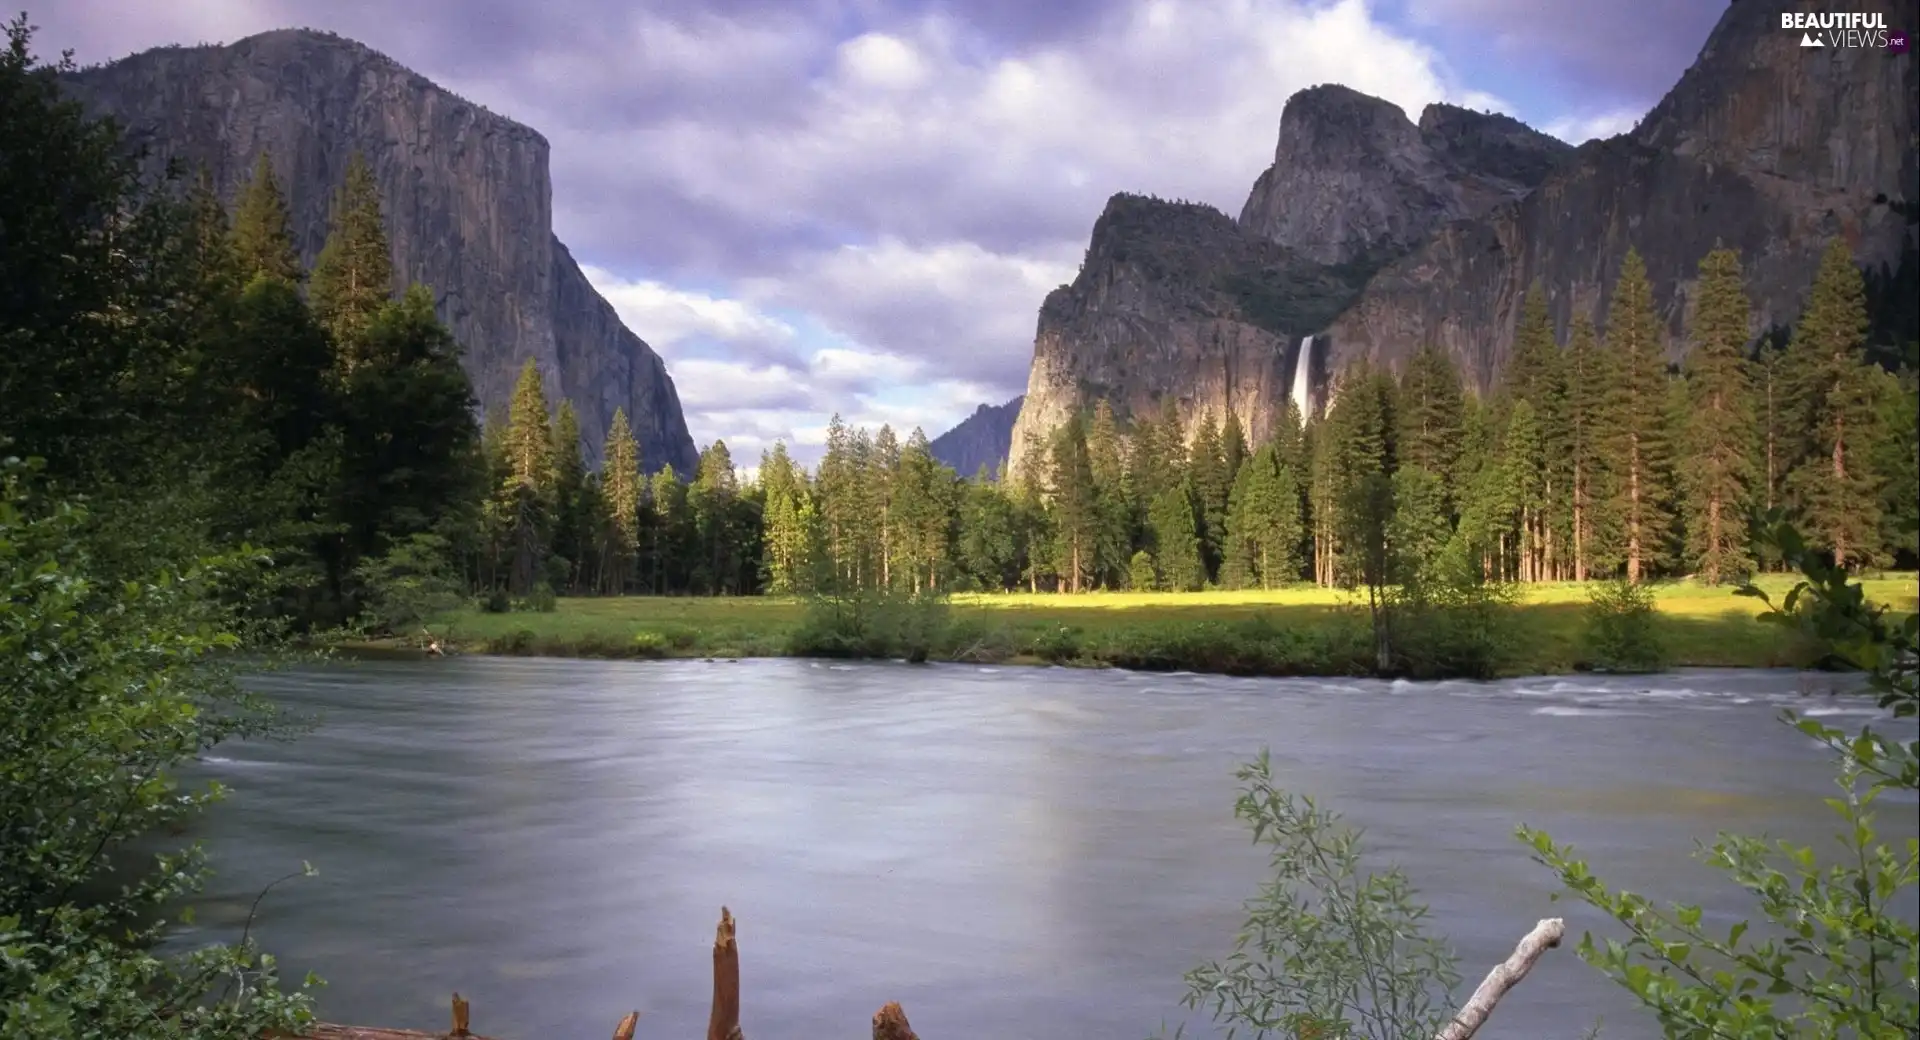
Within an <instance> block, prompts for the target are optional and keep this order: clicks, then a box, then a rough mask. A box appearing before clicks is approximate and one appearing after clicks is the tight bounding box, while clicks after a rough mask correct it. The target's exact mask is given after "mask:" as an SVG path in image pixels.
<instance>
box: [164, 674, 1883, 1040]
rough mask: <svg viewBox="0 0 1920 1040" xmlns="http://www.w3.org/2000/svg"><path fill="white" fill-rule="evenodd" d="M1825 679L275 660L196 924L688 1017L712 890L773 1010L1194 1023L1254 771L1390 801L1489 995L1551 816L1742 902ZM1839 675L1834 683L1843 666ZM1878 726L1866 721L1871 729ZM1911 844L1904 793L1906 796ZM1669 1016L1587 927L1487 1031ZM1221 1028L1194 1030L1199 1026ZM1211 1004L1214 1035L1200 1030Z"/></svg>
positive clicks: (523, 1029)
mask: <svg viewBox="0 0 1920 1040" xmlns="http://www.w3.org/2000/svg"><path fill="white" fill-rule="evenodd" d="M1834 681H1836V680H1835V678H1834V677H1830V676H1802V675H1797V674H1793V673H1778V672H1772V673H1769V672H1757V671H1739V672H1730V671H1690V672H1682V673H1676V674H1672V675H1666V676H1659V677H1651V678H1632V679H1628V678H1593V677H1577V678H1568V679H1531V680H1514V681H1506V682H1499V683H1490V684H1476V683H1440V684H1409V683H1386V682H1372V681H1328V680H1267V679H1232V678H1223V677H1213V676H1196V675H1186V674H1173V675H1145V674H1136V673H1126V672H1118V671H1081V670H1069V669H1057V668H1056V669H1033V668H1017V667H1009V668H999V669H997V668H984V667H972V666H959V665H953V666H919V667H915V666H909V665H887V664H862V665H845V664H827V663H824V662H807V661H789V660H767V661H743V662H717V663H709V662H699V661H688V662H652V663H643V662H589V661H563V660H512V659H489V658H459V659H451V660H445V661H435V662H364V663H359V664H351V665H341V666H337V667H329V668H326V669H323V670H317V671H307V672H295V673H285V674H279V675H274V676H269V677H267V678H265V679H263V680H262V684H261V685H262V687H263V688H264V689H265V690H266V691H268V692H270V693H271V694H272V695H273V696H274V697H275V698H277V699H278V700H280V701H281V702H282V703H284V704H285V705H286V706H288V707H289V708H291V709H293V710H294V711H296V712H306V713H317V714H318V715H319V716H320V718H321V723H320V725H319V727H318V728H317V729H316V730H315V731H314V732H312V733H310V734H308V735H306V736H304V737H303V738H301V739H300V740H298V741H296V742H293V743H289V744H272V743H249V744H239V745H229V746H224V747H222V748H220V749H218V752H217V756H216V757H212V758H210V759H209V760H208V762H207V763H206V766H205V769H206V771H207V772H208V773H210V774H211V775H212V776H214V777H215V778H217V779H219V780H221V781H223V782H225V783H227V784H229V785H230V786H232V787H233V788H234V789H235V794H234V796H233V797H232V798H231V799H230V800H229V801H227V802H226V803H224V804H222V805H220V806H219V807H217V808H216V809H215V810H214V812H213V813H212V814H211V815H210V816H209V817H208V818H207V819H206V820H205V821H203V822H202V824H200V825H198V826H197V828H196V829H197V831H199V832H200V836H202V837H205V838H207V839H208V841H209V846H210V848H211V850H212V852H213V855H214V863H215V866H216V868H217V869H218V871H219V873H218V876H217V877H216V878H215V880H214V883H213V885H212V887H211V888H210V889H209V890H208V893H207V899H206V901H205V903H204V904H203V905H202V906H201V908H200V912H199V916H198V918H197V921H198V923H197V925H196V927H195V928H193V929H190V930H186V931H183V932H182V933H180V934H179V936H178V938H176V939H175V940H174V941H175V942H177V943H182V944H188V943H194V942H199V941H205V940H207V939H213V938H219V939H230V938H233V937H235V936H236V935H237V934H238V930H239V927H240V925H241V923H242V922H243V921H244V920H245V918H246V915H247V909H248V906H249V904H250V903H251V902H252V900H253V898H254V896H255V894H256V893H257V892H258V891H259V890H260V889H261V888H262V887H263V886H264V885H266V884H267V883H268V882H270V881H272V880H273V879H274V878H277V877H280V876H281V875H283V874H286V873H288V872H290V871H296V870H298V869H299V866H300V862H301V861H302V860H307V861H310V862H311V863H312V864H313V865H314V867H315V868H317V869H318V870H319V871H320V873H319V876H318V877H314V878H307V879H300V880H296V881H290V882H288V883H286V884H283V885H280V886H279V887H277V888H275V889H274V890H273V891H272V893H271V894H269V895H268V896H267V898H266V899H265V900H264V901H263V902H262V903H261V906H260V909H259V912H258V914H257V916H256V918H255V921H254V924H253V931H254V933H255V934H256V935H257V936H258V937H259V938H261V939H262V940H263V941H264V943H265V944H266V946H267V947H268V948H269V949H271V950H273V951H275V952H276V953H277V954H279V955H280V957H281V960H282V963H283V967H285V968H287V969H288V971H289V975H291V976H297V975H298V974H299V973H302V972H304V971H306V970H308V969H312V970H315V971H317V972H319V973H320V974H321V975H322V976H324V977H325V978H326V979H327V980H328V982H329V985H328V988H327V989H326V990H324V991H323V993H322V996H321V1000H320V1007H321V1011H322V1012H323V1016H324V1017H326V1018H327V1019H329V1020H333V1021H346V1022H356V1023H361V1024H378V1025H389V1026H405V1027H413V1028H421V1029H427V1028H439V1029H444V1028H445V1027H446V1025H445V1023H446V1011H445V1008H446V1004H447V999H448V994H449V993H450V992H451V991H453V990H458V991H459V992H460V993H461V994H462V995H463V996H465V997H467V998H468V999H469V1000H470V1001H471V1002H472V1004H473V1009H474V1022H473V1024H474V1026H475V1028H476V1029H478V1030H480V1031H481V1032H484V1033H488V1034H490V1035H498V1036H504V1037H514V1038H518V1040H546V1038H562V1037H582V1038H587V1037H601V1036H606V1035H609V1034H610V1033H611V1031H612V1027H613V1025H614V1023H615V1022H616V1021H617V1020H618V1019H619V1018H620V1016H621V1015H623V1014H625V1013H626V1012H627V1011H629V1010H633V1009H638V1010H640V1011H641V1012H643V1018H642V1027H641V1032H642V1035H645V1036H657V1037H670V1036H698V1035H700V1031H701V1029H702V1028H703V1026H704V1023H705V1021H706V1014H707V1001H708V998H709V994H710V987H711V960H710V957H709V955H708V951H709V950H710V948H711V943H712V937H713V926H714V922H715V920H716V918H717V916H718V912H719V908H720V907H721V905H722V904H725V905H727V906H729V907H730V908H731V909H732V910H733V912H734V914H735V915H736V916H737V917H738V919H739V935H740V946H741V959H742V965H743V966H742V977H743V990H744V1014H743V1024H744V1026H745V1030H746V1033H747V1035H748V1036H751V1037H755V1038H763V1040H775V1038H784V1037H791V1038H795V1040H801V1038H806V1040H815V1038H826V1037H833V1036H845V1037H857V1036H862V1035H865V1031H866V1030H867V1029H868V1025H867V1022H868V1018H869V1017H870V1016H871V1015H872V1013H873V1012H874V1010H875V1009H876V1008H878V1007H879V1005H880V1004H881V1003H883V1002H885V1001H887V1000H899V1001H901V1002H902V1003H903V1004H904V1005H905V1007H906V1010H907V1014H908V1017H909V1018H910V1019H911V1020H912V1022H913V1024H914V1027H915V1029H916V1030H917V1031H918V1032H919V1033H920V1034H921V1035H923V1036H926V1037H928V1038H929V1040H960V1038H966V1037H973V1038H991V1040H1021V1038H1037V1037H1051V1036H1066V1035H1073V1036H1082V1037H1089V1038H1096V1037H1097V1038H1110V1040H1141V1038H1144V1037H1147V1036H1149V1035H1151V1034H1152V1033H1154V1032H1155V1031H1156V1030H1157V1029H1158V1028H1159V1027H1160V1025H1161V1024H1162V1022H1165V1023H1168V1024H1175V1023H1179V1022H1182V1021H1186V1018H1185V1017H1184V1013H1183V1012H1182V1011H1181V1009H1180V1007H1179V1004H1178V1001H1179V997H1180V994H1181V992H1182V984H1181V979H1180V976H1181V973H1182V972H1183V971H1185V970H1187V969H1189V968H1191V967H1193V966H1194V965H1195V964H1196V963H1198V962H1200V961H1201V960H1203V959H1206V958H1209V957H1214V956H1219V955H1222V954H1224V953H1226V952H1227V951H1228V949H1229V948H1230V943H1231V940H1232V937H1233V933H1234V931H1235V929H1236V927H1237V926H1238V924H1239V923H1240V919H1241V918H1240V914H1239V904H1240V903H1241V901H1242V900H1244V899H1245V898H1247V897H1249V896H1252V895H1253V894H1254V893H1255V891H1256V889H1257V886H1258V885H1259V883H1260V881H1261V880H1262V877H1263V873H1264V869H1263V868H1264V858H1263V856H1262V855H1261V854H1260V853H1259V852H1258V851H1257V850H1255V849H1254V848H1253V847H1252V845H1251V844H1250V840H1249V839H1250V835H1249V833H1248V831H1247V830H1246V829H1245V828H1244V827H1243V826H1242V825H1241V824H1240V823H1238V822H1237V821H1235V820H1234V819H1233V817H1232V807H1233V800H1234V796H1235V792H1236V785H1235V781H1234V778H1233V771H1234V768H1235V766H1236V765H1237V764H1239V763H1241V762H1242V761H1244V760H1246V759H1248V758H1250V757H1251V756H1253V755H1254V754H1256V753H1257V752H1258V751H1259V750H1260V749H1261V748H1262V747H1268V748H1270V749H1271V750H1272V755H1273V763H1274V769H1275V773H1276V776H1277V778H1278V779H1279V781H1281V782H1282V783H1283V784H1284V785H1286V786H1289V787H1291V788H1293V789H1296V790H1300V791H1303V792H1307V793H1310V794H1313V795H1315V796H1317V797H1319V798H1320V799H1322V800H1323V801H1324V802H1325V803H1326V804H1328V805H1330V806H1332V807H1335V808H1338V809H1340V810H1341V811H1343V812H1345V813H1346V814H1347V816H1348V817H1349V818H1350V819H1352V820H1353V821H1355V822H1357V823H1360V824H1362V825H1364V826H1365V827H1366V828H1367V830H1368V833H1369V835H1370V842H1369V844H1370V847H1371V848H1372V849H1373V850H1375V851H1376V852H1377V853H1378V854H1379V855H1380V856H1382V857H1384V858H1391V859H1392V860H1394V861H1396V862H1399V863H1401V864H1402V865H1404V867H1405V868H1406V870H1407V872H1408V873H1409V875H1410V876H1411V878H1412V880H1413V882H1414V884H1415V885H1416V886H1417V887H1418V888H1419V889H1420V891H1421V894H1422V895H1423V897H1424V898H1425V899H1426V900H1427V902H1429V903H1430V905H1431V906H1432V907H1433V911H1434V920H1435V925H1436V926H1437V928H1438V929H1439V930H1441V931H1443V932H1444V933H1446V934H1447V935H1448V936H1449V937H1450V938H1451V940H1452V941H1453V943H1454V945H1455V947H1456V948H1457V949H1458V951H1459V952H1460V954H1461V958H1462V972H1463V974H1464V975H1466V976H1467V979H1468V981H1467V984H1466V985H1467V986H1469V987H1470V986H1471V985H1472V984H1473V983H1474V982H1477V980H1478V979H1479V978H1480V976H1481V975H1482V974H1484V973H1485V971H1486V970H1487V968H1489V967H1490V966H1491V965H1492V964H1494V963H1495V962H1497V961H1499V960H1500V959H1502V958H1504V957H1505V956H1506V955H1507V953H1508V952H1509V951H1510V950H1511V949H1512V947H1513V944H1514V942H1515V941H1516V940H1517V939H1518V937H1519V936H1520V935H1522V934H1523V933H1525V932H1526V931H1527V930H1528V929H1529V928H1530V927H1531V926H1532V925H1533V924H1534V922H1535V921H1536V920H1537V919H1539V918H1541V917H1546V916H1554V915H1556V914H1558V915H1564V916H1566V917H1567V919H1568V926H1569V930H1570V932H1571V933H1572V934H1573V935H1578V934H1579V932H1580V931H1581V930H1583V929H1584V928H1588V927H1597V926H1599V925H1600V924H1601V923H1602V922H1600V921H1598V920H1597V919H1596V917H1595V916H1594V915H1593V914H1592V913H1591V912H1587V911H1584V910H1583V909H1582V908H1580V907H1578V906H1573V905H1569V904H1565V903H1559V904H1556V903H1552V902H1550V901H1549V894H1550V893H1551V891H1552V888H1553V885H1552V879H1551V877H1550V876H1549V875H1548V874H1547V873H1546V872H1545V870H1544V869H1543V868H1541V867H1539V866H1537V865H1535V864H1533V863H1531V862H1530V861H1529V859H1528V856H1527V853H1526V852H1525V851H1524V850H1523V849H1522V848H1521V847H1520V846H1519V844H1518V843H1517V842H1516V841H1515V840H1514V839H1513V837H1512V831H1513V829H1514V827H1515V825H1517V824H1519V823H1522V822H1526V823H1530V824H1533V825H1535V826H1539V827H1543V828H1545V829H1547V830H1548V831H1549V832H1550V833H1552V834H1553V835H1554V836H1555V837H1557V838H1559V839H1561V840H1563V841H1571V842H1574V843H1575V844H1577V845H1578V846H1579V847H1580V849H1581V851H1582V853H1583V854H1584V856H1585V857H1586V858H1588V859H1589V861H1590V862H1591V863H1592V864H1593V865H1594V867H1595V869H1596V870H1597V871H1598V872H1599V873H1600V875H1601V876H1602V877H1604V878H1606V879H1607V880H1608V881H1610V882H1612V883H1614V884H1616V885H1619V886H1624V887H1628V888H1632V889H1634V890H1637V891H1642V892H1647V893H1649V894H1652V895H1657V896H1661V897H1667V898H1679V899H1685V900H1688V901H1698V902H1701V903H1704V904H1705V905H1706V906H1707V908H1708V911H1709V915H1708V919H1709V921H1710V922H1711V923H1718V924H1720V925H1721V926H1722V927H1724V924H1725V923H1728V922H1730V921H1731V920H1732V919H1733V915H1735V914H1737V915H1739V916H1747V915H1748V914H1749V913H1750V910H1749V909H1748V908H1749V905H1750V904H1749V903H1748V902H1747V901H1746V900H1745V899H1743V898H1742V895H1741V893H1740V892H1739V891H1738V890H1736V889H1733V888H1732V887H1731V886H1730V885H1729V884H1728V883H1726V882H1724V881H1723V880H1722V879H1721V877H1720V875H1718V874H1716V873H1714V872H1713V871H1712V870H1710V869H1709V868H1707V867H1705V866H1702V865H1700V864H1698V863H1696V862H1694V861H1692V860H1691V859H1690V857H1689V853H1690V851H1691V849H1692V847H1693V846H1692V842H1693V840H1694V839H1695V838H1705V837H1710V836H1711V835H1712V833H1713V832H1714V831H1715V830H1717V829H1721V828H1729V829H1737V830H1741V831H1744V832H1766V833H1771V834H1776V835H1779V836H1783V837H1792V838H1796V839H1801V840H1808V841H1813V840H1824V837H1825V835H1826V834H1827V833H1828V832H1829V831H1831V830H1832V827H1831V814H1830V813H1829V812H1828V811H1827V810H1826V809H1825V808H1824V807H1823V806H1822V805H1821V804H1820V799H1821V797H1823V796H1825V795H1827V794H1829V793H1831V790H1832V789H1831V779H1830V777H1831V775H1832V774H1831V770H1830V768H1829V765H1828V763H1827V760H1826V756H1825V753H1824V752H1823V751H1822V750H1821V749H1819V748H1818V747H1816V746H1814V745H1812V743H1811V742H1810V741H1809V740H1808V739H1806V738H1805V737H1803V736H1801V735H1799V734H1797V733H1795V732H1793V731H1792V730H1790V729H1788V728H1787V727H1785V726H1783V725H1782V724H1780V723H1779V722H1778V721H1776V717H1775V716H1776V714H1777V712H1778V709H1779V708H1780V707H1781V706H1783V705H1788V704H1792V705H1794V706H1797V707H1800V708H1802V709H1810V710H1811V711H1812V712H1813V713H1818V714H1826V715H1829V716H1832V718H1830V719H1829V721H1830V722H1834V723H1844V724H1846V725H1847V726H1849V727H1852V726H1853V725H1855V724H1858V723H1860V722H1862V721H1865V720H1866V717H1867V716H1868V715H1871V714H1873V712H1872V710H1871V707H1870V705H1867V704H1865V703H1864V702H1861V701H1858V700H1844V699H1843V700H1839V701H1833V700H1828V699H1824V698H1823V699H1821V700H1816V701H1807V700H1804V699H1803V697H1804V695H1805V692H1806V691H1807V690H1808V689H1810V688H1811V689H1824V688H1825V687H1827V686H1828V685H1830V684H1831V683H1832V682H1834ZM1841 681H1844V680H1841ZM1855 716H1858V717H1855ZM1883 817H1884V819H1883V822H1884V824H1885V825H1886V829H1887V830H1888V831H1890V832H1892V833H1893V834H1896V835H1901V836H1904V835H1908V834H1912V833H1913V830H1914V827H1915V822H1914V821H1915V813H1914V811H1913V808H1912V806H1911V804H1910V803H1909V804H1903V805H1895V806H1890V807H1889V808H1888V809H1887V811H1885V812H1884V813H1883ZM1595 1019H1601V1020H1603V1021H1604V1024H1605V1031H1606V1035H1608V1036H1610V1037H1623V1038H1631V1037H1646V1036H1653V1035H1655V1031H1654V1030H1653V1029H1652V1028H1651V1027H1650V1025H1649V1023H1648V1022H1646V1021H1645V1020H1644V1019H1642V1018H1640V1017H1639V1016H1638V1013H1637V1012H1636V1011H1635V1010H1634V1009H1633V1006H1632V1004H1631V1003H1630V1001H1629V1000H1628V999H1627V998H1626V997H1625V996H1624V995H1623V993H1622V992H1621V991H1618V990H1616V989H1615V988H1614V987H1613V986H1612V984H1611V983H1609V982H1607V981H1606V980H1605V979H1604V978H1603V977H1601V976H1600V975H1598V974H1597V973H1596V972H1594V971H1593V970H1592V969H1591V968H1588V967H1587V966H1585V965H1584V964H1582V963H1581V962H1580V961H1579V960H1578V958H1577V957H1576V956H1575V955H1574V954H1573V953H1572V951H1571V949H1570V948H1568V949H1562V950H1558V951H1553V952H1551V953H1549V954H1547V955H1546V957H1545V958H1544V959H1543V960H1542V961H1541V962H1540V964H1539V965H1538V967H1537V968H1536V969H1535V971H1534V973H1533V974H1532V975H1531V976H1530V977H1528V978H1527V980H1526V981H1525V982H1523V983H1522V984H1521V985H1520V987H1519V988H1518V989H1516V990H1515V991H1514V992H1513V993H1512V994H1511V995H1510V996H1509V997H1508V998H1507V1000H1506V1001H1505V1002H1503V1003H1502V1004H1501V1005H1500V1008H1499V1011H1498V1012H1497V1014H1496V1015H1495V1016H1494V1018H1493V1020H1492V1022H1491V1023H1490V1025H1489V1027H1488V1028H1487V1029H1486V1030H1484V1031H1483V1032H1482V1033H1481V1036H1482V1037H1486V1038H1492V1040H1498V1038H1501V1037H1510V1038H1516V1040H1517V1038H1523V1037H1524V1038H1537V1037H1548V1036H1552V1037H1568V1038H1570V1037H1574V1036H1578V1035H1580V1033H1581V1032H1582V1031H1583V1030H1584V1029H1585V1028H1586V1027H1588V1026H1590V1025H1592V1024H1593V1023H1594V1021H1595ZM1202 1024H1203V1025H1204V1023H1202ZM1209 1032H1210V1031H1209V1030H1207V1029H1204V1028H1203V1029H1201V1030H1200V1035H1208V1034H1209Z"/></svg>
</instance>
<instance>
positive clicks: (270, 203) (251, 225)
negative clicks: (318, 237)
mask: <svg viewBox="0 0 1920 1040" xmlns="http://www.w3.org/2000/svg"><path fill="white" fill-rule="evenodd" d="M232 234H233V250H234V253H235V255H236V257H237V260H238V262H239V264H240V270H241V272H242V276H243V277H245V278H248V279H251V278H253V277H255V276H256V275H266V276H268V277H270V278H280V279H284V280H285V281H288V282H294V283H298V282H299V281H300V279H301V277H302V276H303V275H304V274H305V273H306V272H305V271H303V270H302V269H301V267H300V251H299V250H298V249H296V248H294V244H293V216H292V214H290V213H289V212H288V210H287V199H286V196H285V195H283V194H281V192H280V182H279V181H278V180H276V179H275V178H274V176H273V163H272V162H271V161H270V160H269V159H268V158H267V153H266V152H261V153H260V154H259V156H258V157H256V158H255V159H254V162H253V176H252V177H251V178H249V179H248V181H247V183H246V185H245V186H244V187H243V188H241V190H240V198H239V199H238V200H237V202H236V203H235V205H234V213H233V233H232ZM383 234H384V232H383Z"/></svg>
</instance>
